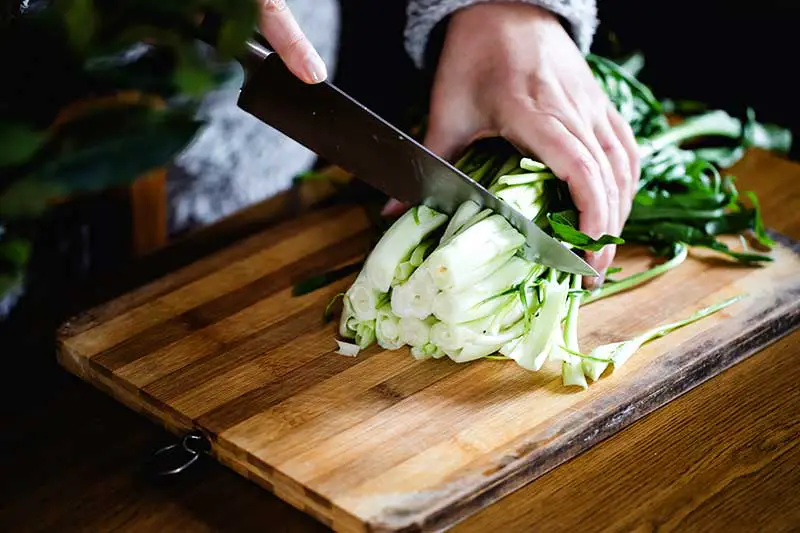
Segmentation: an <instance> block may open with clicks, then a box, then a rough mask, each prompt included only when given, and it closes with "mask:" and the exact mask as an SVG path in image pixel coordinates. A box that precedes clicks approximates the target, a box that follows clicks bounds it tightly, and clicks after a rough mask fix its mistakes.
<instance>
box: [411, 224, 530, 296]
mask: <svg viewBox="0 0 800 533" xmlns="http://www.w3.org/2000/svg"><path fill="white" fill-rule="evenodd" d="M524 243H525V238H524V237H523V236H522V234H520V233H519V232H518V231H517V230H516V229H514V227H513V226H511V224H509V223H508V221H507V220H506V219H504V218H503V217H502V216H500V215H491V216H489V217H487V218H485V219H483V220H481V221H480V222H478V223H476V224H474V225H472V226H470V227H469V228H467V229H465V230H464V231H463V232H461V233H459V234H457V235H456V236H455V237H453V239H452V240H451V241H450V242H448V243H447V244H446V245H444V246H443V247H440V248H437V249H436V250H435V251H434V252H433V253H432V254H431V255H430V256H429V257H428V259H426V262H427V263H428V269H429V271H430V273H431V275H432V276H433V281H434V283H435V284H436V286H437V287H438V288H439V289H441V290H451V289H454V288H455V289H457V288H460V287H465V286H466V285H467V284H468V283H470V282H471V281H472V280H475V277H476V271H480V272H481V274H480V275H481V277H485V276H486V275H488V274H489V273H490V272H486V271H485V268H486V266H487V265H488V264H491V263H494V261H495V260H496V259H497V258H499V257H504V256H509V257H510V255H513V254H514V253H515V252H516V251H517V250H518V249H519V248H520V247H521V246H522V245H523V244H524ZM504 262H505V261H504ZM502 264H503V263H500V264H497V265H496V267H495V269H496V268H499V267H500V266H502Z"/></svg>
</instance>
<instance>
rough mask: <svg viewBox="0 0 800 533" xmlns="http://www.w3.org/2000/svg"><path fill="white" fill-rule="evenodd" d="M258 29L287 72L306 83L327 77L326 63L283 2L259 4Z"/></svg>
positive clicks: (271, 1) (264, 1) (273, 0)
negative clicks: (286, 68)
mask: <svg viewBox="0 0 800 533" xmlns="http://www.w3.org/2000/svg"><path fill="white" fill-rule="evenodd" d="M258 1H259V3H260V5H261V7H260V13H259V20H258V26H259V28H260V29H261V33H262V34H263V35H264V37H265V38H266V39H267V41H269V44H270V45H272V47H273V48H274V49H275V52H276V53H277V54H278V55H279V56H280V58H281V59H282V60H283V62H284V63H285V64H286V66H287V67H288V68H289V70H291V71H292V73H294V75H295V76H297V77H298V78H300V79H301V80H303V81H304V82H306V83H312V84H313V83H320V82H322V81H325V79H326V78H327V77H328V69H327V68H326V67H325V62H324V61H322V58H321V57H320V56H319V54H318V53H317V51H316V50H315V49H314V46H313V45H312V44H311V42H310V41H309V40H308V38H306V36H305V34H304V33H303V31H302V30H301V29H300V26H299V25H298V24H297V21H296V20H295V19H294V16H293V15H292V12H291V11H290V10H289V6H287V5H286V0H258Z"/></svg>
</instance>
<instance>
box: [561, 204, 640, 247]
mask: <svg viewBox="0 0 800 533" xmlns="http://www.w3.org/2000/svg"><path fill="white" fill-rule="evenodd" d="M576 218H577V217H576V216H575V212H574V211H562V212H560V213H548V214H547V220H548V221H549V222H550V227H551V228H553V233H554V234H555V236H556V237H557V238H559V239H561V240H562V241H564V242H566V243H569V244H571V245H572V246H574V247H575V248H579V249H581V250H589V251H592V252H597V251H599V250H600V249H602V248H603V247H604V246H607V245H609V244H624V243H625V241H624V240H623V239H621V238H619V237H614V236H612V235H603V236H602V237H600V238H599V239H597V240H595V239H593V238H591V237H589V236H588V235H586V234H585V233H583V232H581V231H579V230H578V229H576V227H575V224H574V222H573V221H574V220H575V219H576Z"/></svg>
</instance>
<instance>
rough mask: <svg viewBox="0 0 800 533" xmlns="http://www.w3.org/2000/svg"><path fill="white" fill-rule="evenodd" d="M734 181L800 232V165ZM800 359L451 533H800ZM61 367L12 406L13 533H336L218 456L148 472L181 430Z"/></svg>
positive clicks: (766, 357)
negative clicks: (166, 475) (165, 475)
mask: <svg viewBox="0 0 800 533" xmlns="http://www.w3.org/2000/svg"><path fill="white" fill-rule="evenodd" d="M731 173H732V174H734V175H735V176H737V177H738V183H739V186H740V188H741V189H742V190H747V189H751V190H754V191H755V192H756V193H757V194H758V195H759V197H760V199H761V204H762V208H763V210H764V217H765V219H766V222H767V224H768V225H769V226H770V227H772V228H774V229H776V230H778V231H781V232H782V233H784V234H787V235H789V236H791V237H793V238H795V239H800V209H798V208H800V165H798V164H795V163H790V162H787V161H785V160H782V159H779V158H777V157H774V156H771V155H768V154H765V153H763V152H759V151H753V152H751V153H749V154H748V155H747V157H746V158H745V159H744V160H743V161H742V162H740V163H739V164H738V165H737V166H736V167H735V168H734V169H732V171H731ZM281 202H285V200H283V199H282V200H277V201H274V202H271V203H270V205H272V206H273V207H274V205H275V204H276V203H281ZM270 209H271V208H270ZM264 212H266V211H264ZM257 218H258V210H254V211H251V212H249V213H245V214H243V215H242V216H241V217H240V219H239V222H240V224H238V225H239V226H241V225H242V224H251V223H253V221H254V220H255V219H257ZM234 227H237V221H236V220H232V221H230V222H228V223H226V224H223V225H220V226H217V227H215V228H212V229H211V230H210V232H206V233H205V235H206V236H207V235H210V234H213V235H216V236H218V235H220V234H223V235H224V234H225V232H226V231H228V230H231V228H234ZM201 237H203V235H198V236H197V237H195V238H194V239H201ZM6 349H8V348H6V347H5V346H4V348H3V351H4V352H5V350H6ZM12 349H13V347H12ZM799 352H800V330H798V331H795V332H794V333H793V334H790V335H789V336H787V337H785V338H783V339H782V340H780V341H778V342H777V343H775V344H773V345H772V346H770V347H768V348H766V349H764V350H763V351H762V352H760V353H758V354H756V355H753V356H752V357H750V358H749V359H748V360H746V361H744V362H743V363H740V364H739V365H737V366H735V367H733V368H732V369H730V370H728V371H726V372H724V373H723V374H721V375H719V376H717V377H715V378H713V379H711V380H710V381H708V382H706V383H705V384H703V385H701V386H699V387H697V388H696V389H694V390H692V391H690V392H689V393H687V394H685V395H684V396H682V397H680V398H678V399H677V400H675V401H674V402H672V403H671V404H669V405H668V406H666V407H664V408H662V409H660V410H658V411H656V412H654V413H652V414H650V415H648V416H646V417H645V418H643V419H642V420H640V421H638V422H636V423H634V424H633V425H631V426H629V427H628V428H626V429H625V430H623V431H621V432H620V433H618V434H617V435H615V436H614V437H612V438H610V439H608V440H606V441H604V442H602V443H601V444H599V445H597V446H595V447H594V448H592V449H591V450H590V451H588V452H586V453H584V454H582V455H581V456H579V457H577V458H576V459H574V460H572V461H569V462H567V463H566V464H564V465H562V466H560V467H558V468H556V469H554V470H553V471H551V472H550V473H548V474H546V475H544V476H543V477H541V478H539V479H538V480H536V481H535V482H533V483H531V484H530V485H528V486H526V487H524V488H523V489H521V490H519V491H517V492H516V493H514V494H512V495H510V496H508V497H506V498H505V499H503V500H501V501H500V502H498V503H497V504H495V505H493V506H491V507H489V508H488V509H486V510H484V511H482V512H480V513H478V514H476V515H474V516H473V517H471V518H469V519H467V520H466V521H465V522H463V523H461V524H459V525H458V526H456V527H455V528H454V530H455V531H460V532H466V531H487V530H500V531H548V532H549V531H570V530H576V529H581V530H589V531H596V530H607V531H641V530H656V529H658V530H659V531H662V530H663V531H674V530H679V531H725V532H731V531H770V532H772V531H797V530H800V387H798V386H797V382H798V380H800V365H798V364H797V359H796V358H797V356H798V355H800V353H799ZM48 368H49V370H47V371H46V372H45V373H43V374H42V378H41V384H40V386H38V388H37V384H36V383H35V382H34V383H33V385H32V387H31V386H30V385H29V386H28V390H27V393H26V394H24V395H23V396H19V397H18V398H19V399H18V401H16V402H14V403H12V404H9V402H8V401H6V402H5V403H6V405H5V407H6V409H4V410H3V412H4V413H5V411H8V414H7V415H6V414H4V415H3V420H4V422H5V424H4V426H5V427H4V429H3V430H2V431H0V452H2V454H1V455H0V476H2V479H3V483H2V485H1V487H2V488H0V531H13V532H18V531H24V532H27V531H54V532H55V531H57V532H76V531H87V532H89V531H91V532H95V531H133V532H138V531H224V532H246V531H303V532H311V531H324V530H325V528H324V527H323V526H322V525H320V524H319V523H317V522H315V521H314V520H313V519H311V518H309V517H307V516H306V515H304V514H302V513H300V512H299V511H296V510H294V509H293V508H292V507H290V506H289V505H287V504H284V503H283V502H281V501H280V500H278V499H276V498H275V497H274V496H272V495H271V494H269V493H267V492H266V491H264V490H262V489H261V488H259V487H257V486H256V485H254V484H252V483H250V482H248V481H246V480H245V479H243V478H241V477H239V476H238V475H237V474H235V473H233V472H232V471H229V470H227V469H226V468H224V467H222V466H220V465H217V464H216V463H214V462H212V461H205V462H200V463H198V465H197V466H196V467H194V468H192V469H190V470H189V471H188V472H187V473H186V474H185V475H183V476H179V477H176V478H171V479H164V480H161V481H159V482H154V481H153V480H151V479H150V478H147V477H146V476H144V474H143V472H142V465H143V462H144V461H145V460H146V459H147V457H148V456H149V454H150V453H151V452H152V451H154V450H155V449H157V448H158V447H160V446H162V445H164V444H167V443H171V442H172V441H173V439H172V437H171V436H170V435H168V434H167V433H166V432H165V431H163V430H162V429H161V428H159V427H157V426H156V425H154V424H153V423H151V422H150V421H148V420H146V419H144V418H142V417H140V416H139V415H137V414H135V413H133V412H131V411H129V410H127V409H126V408H125V407H123V406H122V405H120V404H118V403H116V402H115V401H114V400H112V399H110V398H109V397H107V396H105V395H104V394H103V393H101V392H99V391H97V390H95V389H93V388H92V387H91V386H89V385H87V384H85V383H83V382H81V381H79V380H78V379H77V378H74V377H72V376H71V375H69V374H67V373H66V372H65V371H63V370H61V369H59V368H57V367H55V366H54V365H53V366H51V367H48ZM9 383H10V380H6V384H9ZM29 383H30V381H29ZM6 396H10V397H13V396H11V395H10V394H8V393H7V394H6ZM498 528H499V529H498Z"/></svg>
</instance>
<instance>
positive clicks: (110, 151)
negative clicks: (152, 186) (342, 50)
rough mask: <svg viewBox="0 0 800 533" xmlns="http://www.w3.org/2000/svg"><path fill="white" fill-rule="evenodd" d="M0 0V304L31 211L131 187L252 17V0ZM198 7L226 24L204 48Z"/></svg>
mask: <svg viewBox="0 0 800 533" xmlns="http://www.w3.org/2000/svg"><path fill="white" fill-rule="evenodd" d="M17 4H19V2H17ZM7 5H8V3H6V8H4V11H3V17H2V18H0V60H1V61H0V64H2V65H3V82H2V84H0V301H2V299H3V296H4V295H6V294H7V293H9V292H10V291H12V290H15V288H17V287H19V286H20V285H21V284H22V283H23V282H24V279H25V273H26V266H27V265H28V259H29V257H30V255H31V242H32V239H33V236H34V235H35V231H36V226H37V224H36V223H37V220H40V219H41V217H42V216H43V215H44V214H45V213H46V212H47V210H48V208H49V207H50V206H51V205H52V204H53V203H54V202H55V201H58V200H60V199H63V198H66V197H72V196H74V195H80V194H86V193H94V192H98V191H102V190H105V189H108V188H111V187H116V186H120V185H125V184H129V183H131V182H133V181H134V180H136V179H137V178H138V177H140V176H142V175H143V174H145V173H147V172H148V171H149V170H151V169H155V168H158V167H160V166H163V165H165V164H167V163H168V162H169V161H170V160H171V159H172V158H173V157H174V156H175V155H177V154H178V153H179V152H180V151H181V150H182V149H183V148H185V147H186V146H187V145H188V144H189V143H190V142H191V140H192V139H193V138H194V136H195V135H196V134H197V132H198V130H199V129H200V128H201V126H202V121H201V120H199V119H198V118H197V108H198V105H199V103H200V101H201V99H202V97H203V96H204V95H205V94H206V93H208V91H210V90H212V89H214V88H216V87H217V86H219V84H220V83H222V82H224V81H225V80H226V78H227V76H228V75H229V73H230V70H229V68H228V65H229V64H230V63H229V60H230V59H232V58H233V57H234V56H235V55H237V54H238V53H239V52H240V50H241V49H242V48H243V46H244V43H245V41H246V39H247V38H248V37H250V36H251V34H252V31H253V29H254V28H255V24H256V17H257V3H256V2H248V1H236V0H230V1H227V0H182V1H181V2H164V1H160V0H135V1H134V0H55V1H53V2H50V3H49V4H48V5H47V6H46V7H44V8H42V9H36V10H30V11H26V12H25V13H23V14H19V13H17V14H16V15H13V14H10V13H9V11H10V10H9V9H8V8H7ZM15 7H18V5H17V6H15ZM14 11H18V9H15V10H14ZM207 13H213V14H214V15H216V16H218V17H219V18H220V19H221V20H224V21H226V22H225V23H224V24H223V25H222V27H221V31H220V32H219V34H218V38H217V42H216V43H215V48H216V51H215V52H214V53H213V54H211V53H209V50H208V49H204V48H203V46H202V45H200V44H199V42H198V41H197V39H196V36H197V28H198V22H199V21H200V20H202V17H203V16H204V14H207Z"/></svg>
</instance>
